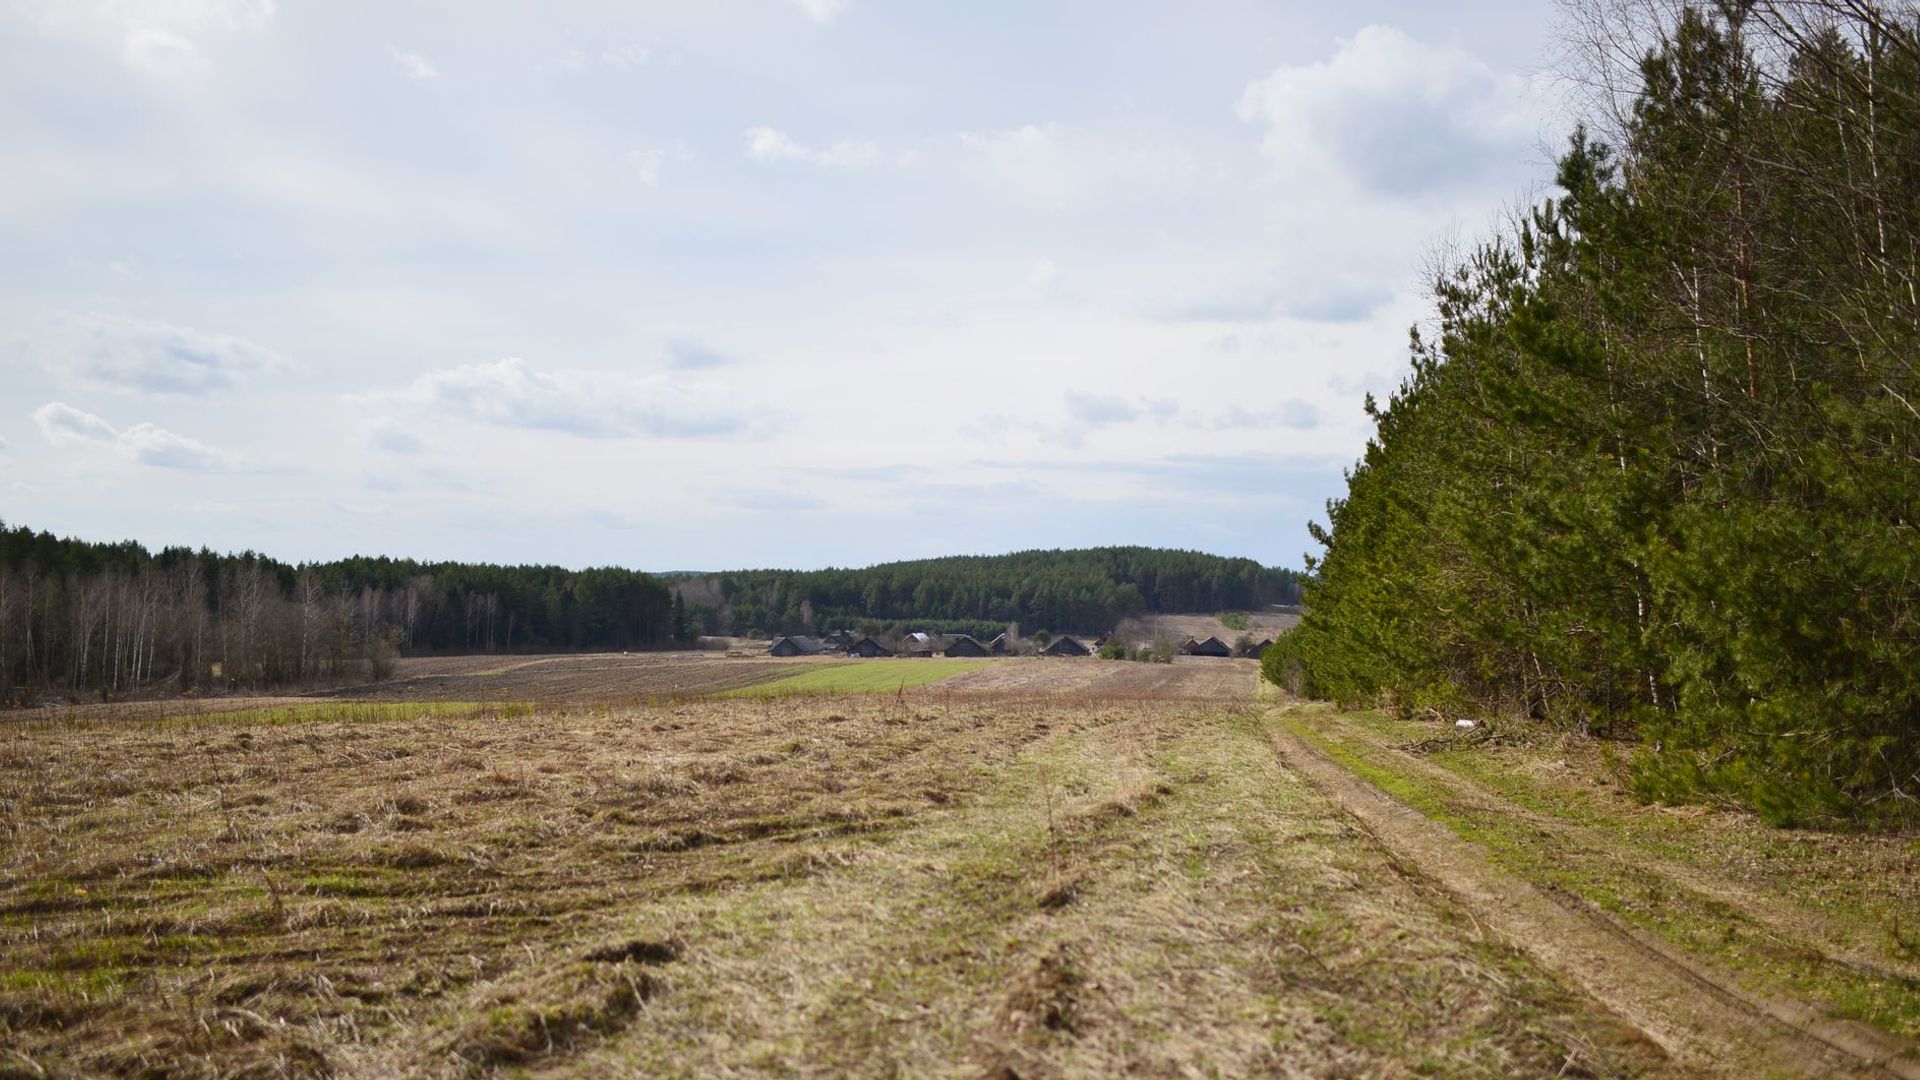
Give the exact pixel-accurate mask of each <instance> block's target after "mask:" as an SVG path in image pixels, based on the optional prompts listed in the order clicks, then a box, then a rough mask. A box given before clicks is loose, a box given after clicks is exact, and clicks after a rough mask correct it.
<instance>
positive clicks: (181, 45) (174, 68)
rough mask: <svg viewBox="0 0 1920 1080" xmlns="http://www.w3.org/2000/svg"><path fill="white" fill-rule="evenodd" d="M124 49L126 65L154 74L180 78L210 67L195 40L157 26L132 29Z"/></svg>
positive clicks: (128, 33)
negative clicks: (207, 66) (188, 73)
mask: <svg viewBox="0 0 1920 1080" xmlns="http://www.w3.org/2000/svg"><path fill="white" fill-rule="evenodd" d="M124 48H125V50H126V57H127V63H129V64H131V65H132V66H134V67H136V68H139V69H140V70H142V71H147V72H151V73H152V74H155V75H179V74H184V73H186V72H189V71H197V70H199V69H200V68H203V67H206V65H207V60H206V57H204V56H201V55H200V50H199V48H198V47H196V46H195V45H194V43H193V42H192V41H190V40H188V39H187V38H185V37H183V36H181V35H180V34H176V33H174V32H173V31H171V30H162V29H160V28H159V27H157V26H141V27H135V28H134V29H132V30H129V31H128V32H127V38H126V44H125V46H124Z"/></svg>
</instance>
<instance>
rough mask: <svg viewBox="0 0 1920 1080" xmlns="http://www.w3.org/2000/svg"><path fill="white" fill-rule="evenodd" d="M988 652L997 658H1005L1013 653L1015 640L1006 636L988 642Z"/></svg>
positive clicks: (1002, 635)
mask: <svg viewBox="0 0 1920 1080" xmlns="http://www.w3.org/2000/svg"><path fill="white" fill-rule="evenodd" d="M987 651H988V652H990V653H992V654H993V655H995V656H1005V655H1007V654H1008V653H1010V652H1012V651H1013V639H1012V638H1009V637H1008V636H1007V635H1005V634H1001V635H1000V636H999V637H996V638H994V639H993V640H992V641H989V642H987Z"/></svg>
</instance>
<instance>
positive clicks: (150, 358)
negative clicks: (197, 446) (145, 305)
mask: <svg viewBox="0 0 1920 1080" xmlns="http://www.w3.org/2000/svg"><path fill="white" fill-rule="evenodd" d="M30 348H31V349H32V351H33V352H34V353H36V354H37V355H38V357H39V360H40V363H41V365H42V366H43V367H45V368H46V369H47V370H48V371H51V372H53V373H54V374H56V375H58V376H60V377H61V378H62V379H63V380H65V381H66V382H68V383H70V384H72V385H77V386H83V387H88V388H96V389H97V388H105V389H111V390H126V391H143V392H147V393H156V394H205V393H210V392H212V391H216V390H227V389H231V388H233V387H234V386H236V385H238V384H239V383H241V382H242V381H244V380H246V379H247V378H249V377H251V376H253V375H257V374H260V373H262V372H267V371H272V370H275V369H278V368H281V367H284V366H286V360H285V358H284V357H282V356H280V355H279V354H278V353H276V352H274V351H273V350H271V349H268V348H265V347H263V346H260V345H256V344H254V343H253V342H251V341H247V340H246V339H244V338H238V337H233V336H231V335H228V334H210V333H206V332H203V331H200V330H193V329H189V328H187V327H184V326H170V325H168V324H166V323H158V322H148V321H146V320H143V319H127V318H121V317H119V316H114V315H100V314H90V315H78V316H66V317H63V318H57V319H53V320H50V321H49V322H48V323H47V325H46V327H45V328H44V329H43V331H42V332H41V333H40V335H39V336H38V337H37V338H36V339H35V340H34V341H33V343H32V344H31V345H30Z"/></svg>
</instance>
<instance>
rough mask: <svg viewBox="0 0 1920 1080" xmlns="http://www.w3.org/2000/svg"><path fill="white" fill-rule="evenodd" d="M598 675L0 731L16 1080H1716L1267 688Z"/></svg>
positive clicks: (1124, 672)
mask: <svg viewBox="0 0 1920 1080" xmlns="http://www.w3.org/2000/svg"><path fill="white" fill-rule="evenodd" d="M686 662H699V663H711V664H715V665H725V664H726V663H727V662H726V661H724V660H711V659H702V660H699V661H686ZM665 663H666V664H667V665H669V666H671V665H674V664H677V663H682V661H676V660H672V659H669V660H668V661H666V662H665ZM878 663H879V664H882V665H885V664H896V663H897V664H898V665H900V666H901V667H902V668H905V667H907V666H910V665H912V664H918V663H922V662H919V661H911V662H909V661H900V662H894V661H881V662H878ZM757 666H760V667H764V668H767V669H769V670H773V671H774V672H775V673H776V676H777V675H779V674H782V673H784V674H788V675H791V674H792V673H793V668H794V667H796V666H797V667H799V668H800V669H801V670H806V671H814V670H818V671H831V670H835V669H834V668H833V667H832V666H830V665H826V664H818V663H813V664H801V665H787V666H786V668H785V670H784V672H783V671H782V669H781V668H780V667H779V666H776V665H771V664H758V665H757ZM491 670H493V669H492V668H483V669H480V670H479V671H470V672H468V673H466V675H467V676H471V677H482V678H485V677H489V676H486V675H484V674H482V672H485V671H491ZM700 670H702V671H705V670H707V669H700ZM876 670H891V669H889V668H885V667H881V668H877V669H876ZM592 674H593V675H594V677H595V678H600V677H603V676H604V675H605V672H604V670H602V671H596V672H592ZM415 675H416V677H424V676H423V674H422V673H418V672H416V673H415ZM654 675H655V676H657V678H658V681H660V682H663V683H670V682H672V677H669V676H668V675H666V674H663V673H660V672H655V673H654ZM587 688H588V690H589V691H590V692H589V693H588V694H585V695H583V696H582V697H581V698H580V699H579V700H575V701H571V702H568V701H559V700H555V701H548V702H545V703H542V702H532V703H525V702H519V703H509V702H500V701H492V702H488V701H410V700H407V699H405V698H404V697H402V698H401V699H400V700H399V701H397V702H384V703H383V702H373V701H364V700H334V701H304V702H283V703H267V704H260V703H255V704H254V705H252V706H251V707H250V708H248V709H246V710H242V711H232V712H225V713H204V712H198V711H195V710H193V709H191V708H187V707H182V708H180V709H177V710H175V712H174V713H173V714H171V715H164V716H163V715H158V714H154V713H149V714H146V715H145V716H144V717H141V716H133V717H129V716H128V715H126V714H124V713H114V712H113V711H111V710H108V711H103V712H100V713H98V714H79V715H72V716H60V717H35V718H19V717H14V718H6V719H0V820H3V821H4V823H5V824H4V832H3V833H0V841H4V851H3V852H0V1075H23V1076H25V1075H34V1076H38V1075H73V1076H81V1075H182V1076H209V1077H211V1076H236V1075H257V1076H281V1075H340V1076H402V1075H427V1076H435V1075H441V1076H456V1075H474V1074H485V1073H494V1072H509V1073H515V1074H526V1075H608V1074H613V1075H620V1074H649V1075H650V1074H663V1075H689V1076H691V1075H713V1074H762V1073H777V1074H793V1073H828V1074H856V1075H898V1074H912V1075H955V1076H981V1075H997V1076H1023V1077H1033V1076H1067V1075H1115V1074H1120V1073H1139V1074H1146V1075H1169V1076H1171V1075H1194V1074H1195V1073H1196V1072H1197V1073H1199V1074H1204V1075H1246V1074H1249V1073H1278V1074H1290V1075H1319V1076H1348V1075H1404V1074H1409V1073H1430V1074H1435V1075H1483V1076H1495V1075H1639V1074H1656V1075H1679V1074H1688V1073H1692V1072H1695V1071H1700V1070H1709V1071H1710V1070H1711V1069H1712V1066H1713V1060H1712V1058H1713V1055H1712V1052H1711V1044H1709V1050H1708V1052H1706V1053H1704V1054H1703V1053H1701V1052H1700V1050H1699V1049H1698V1047H1693V1048H1691V1049H1690V1048H1689V1047H1688V1046H1686V1045H1681V1044H1675V1043H1672V1041H1671V1040H1664V1037H1663V1036H1661V1034H1660V1032H1658V1031H1657V1030H1655V1031H1654V1032H1653V1036H1652V1037H1650V1035H1649V1034H1648V1032H1647V1030H1646V1027H1647V1025H1641V1024H1637V1023H1635V1022H1633V1021H1632V1020H1631V1019H1630V1018H1629V1017H1630V1016H1631V1013H1630V1011H1623V1009H1622V1007H1621V1005H1620V1002H1618V1001H1610V1000H1608V997H1607V994H1606V993H1604V992H1596V991H1595V989H1594V988H1593V987H1590V986H1587V985H1585V984H1583V983H1582V982H1581V981H1580V980H1579V979H1576V978H1569V977H1568V976H1567V975H1566V974H1565V973H1564V972H1561V971H1558V970H1555V968H1554V966H1553V965H1552V964H1551V963H1550V962H1543V960H1542V959H1541V957H1539V956H1537V955H1535V953H1534V952H1533V951H1532V950H1530V949H1529V948H1527V947H1526V942H1525V940H1524V939H1523V938H1522V937H1516V936H1515V935H1514V934H1512V933H1510V932H1503V931H1501V930H1499V929H1497V928H1495V927H1494V926H1492V925H1490V923H1489V920H1488V919H1487V917H1486V915H1487V912H1486V911H1485V910H1477V909H1476V907H1475V906H1474V905H1473V904H1470V903H1463V902H1462V897H1461V894H1460V893H1459V892H1458V891H1457V889H1455V888H1453V887H1450V886H1448V885H1446V884H1444V883H1443V882H1442V881H1440V880H1439V879H1437V878H1436V877H1434V876H1433V875H1432V874H1430V873H1429V872H1428V871H1427V870H1426V869H1424V868H1423V865H1422V864H1421V863H1420V862H1418V861H1417V856H1418V854H1419V852H1418V851H1417V850H1410V849H1403V848H1401V847H1399V846H1397V845H1396V844H1395V843H1393V842H1390V838H1385V837H1384V834H1381V833H1379V832H1378V830H1377V827H1376V826H1374V825H1370V824H1369V823H1368V819H1367V818H1366V817H1365V816H1364V815H1363V814H1359V813H1356V812H1355V810H1353V809H1352V808H1351V807H1350V805H1349V804H1348V803H1347V802H1345V801H1343V799H1345V798H1346V796H1345V795H1343V793H1342V792H1341V791H1340V790H1339V789H1338V787H1337V786H1334V785H1327V784H1325V783H1323V782H1322V781H1321V780H1320V779H1318V778H1317V776H1316V774H1315V773H1314V772H1313V771H1312V770H1311V769H1308V768H1305V767H1304V763H1302V762H1298V761H1296V760H1294V757H1293V755H1295V754H1296V753H1298V752H1300V751H1298V750H1295V749H1289V747H1291V746H1293V744H1291V743H1286V742H1284V741H1282V740H1283V739H1285V738H1290V737H1291V736H1290V735H1288V731H1289V730H1290V728H1291V726H1293V725H1296V724H1297V723H1298V722H1299V721H1298V720H1296V719H1293V718H1292V716H1293V714H1289V713H1287V712H1286V711H1285V710H1284V709H1282V708H1279V707H1277V706H1276V703H1274V702H1271V701H1266V700H1262V699H1261V698H1260V697H1259V696H1257V694H1256V684H1255V681H1254V668H1253V665H1252V664H1251V662H1244V661H1241V662H1230V663H1229V662H1221V663H1218V664H1216V665H1208V664H1207V663H1206V662H1204V661H1199V662H1192V663H1182V664H1175V665H1146V664H1131V663H1111V662H1102V661H1094V660H1081V661H1042V660H1034V661H996V662H993V663H991V664H988V665H987V666H985V667H974V668H971V669H962V668H958V667H957V668H956V670H955V672H954V673H953V674H952V676H951V677H950V678H947V679H943V680H939V681H936V682H933V683H930V684H928V685H925V686H921V687H918V688H908V689H905V690H896V691H893V692H886V693H879V694H871V695H835V694H815V695H794V696H785V695H783V696H769V697H759V698H701V699H690V698H686V697H684V696H683V695H682V694H681V693H680V692H679V691H674V692H672V693H666V692H663V693H662V694H661V695H660V696H658V697H657V698H656V699H655V700H653V701H652V702H651V703H647V702H645V701H644V700H643V701H642V703H639V704H634V703H632V702H631V700H628V699H625V698H623V699H620V700H616V701H605V700H602V701H595V700H592V695H593V694H595V693H601V692H603V691H605V690H606V689H607V687H606V684H605V683H604V682H591V683H590V684H589V685H588V687H587ZM631 696H632V695H629V698H630V697H631ZM1730 1060H1731V1059H1730ZM1789 1064H1790V1065H1791V1062H1789ZM1787 1071H1788V1072H1789V1073H1791V1071H1792V1069H1791V1068H1789V1069H1788V1070H1787Z"/></svg>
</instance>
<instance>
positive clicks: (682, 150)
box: [627, 143, 693, 188]
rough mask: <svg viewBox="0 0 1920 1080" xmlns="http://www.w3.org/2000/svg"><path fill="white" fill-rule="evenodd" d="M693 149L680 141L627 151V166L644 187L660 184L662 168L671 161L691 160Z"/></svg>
mask: <svg viewBox="0 0 1920 1080" xmlns="http://www.w3.org/2000/svg"><path fill="white" fill-rule="evenodd" d="M691 160H693V151H691V150H689V149H687V148H686V147H685V146H682V145H680V144H678V143H675V144H674V145H673V146H671V147H665V148H650V149H643V150H629V151H627V167H628V168H630V169H632V170H633V175H634V177H635V179H637V180H639V181H640V183H641V185H642V186H643V187H650V188H651V187H659V186H660V170H661V167H662V166H664V165H665V164H666V163H667V162H669V161H691Z"/></svg>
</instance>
